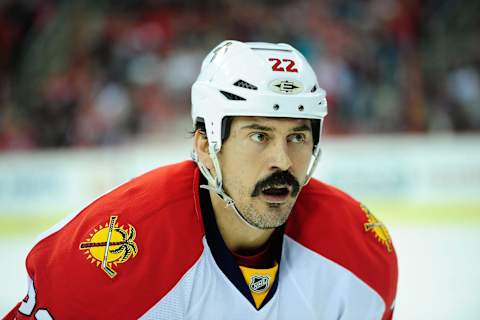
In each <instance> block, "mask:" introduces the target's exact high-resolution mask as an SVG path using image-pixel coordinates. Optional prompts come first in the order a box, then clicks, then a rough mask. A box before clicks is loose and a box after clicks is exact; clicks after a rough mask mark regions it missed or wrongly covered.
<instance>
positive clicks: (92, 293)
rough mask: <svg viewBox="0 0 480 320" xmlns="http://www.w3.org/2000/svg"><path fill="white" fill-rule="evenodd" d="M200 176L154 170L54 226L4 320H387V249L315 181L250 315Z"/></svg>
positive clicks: (382, 232) (390, 273)
mask: <svg viewBox="0 0 480 320" xmlns="http://www.w3.org/2000/svg"><path fill="white" fill-rule="evenodd" d="M200 179H201V173H200V171H199V170H198V168H197V166H196V164H195V163H194V162H192V161H185V162H182V163H179V164H174V165H170V166H166V167H161V168H158V169H156V170H153V171H151V172H149V173H146V174H144V175H142V176H140V177H138V178H135V179H133V180H131V181H129V182H127V183H125V184H123V185H121V186H120V187H118V188H116V189H115V190H113V191H111V192H109V193H108V194H106V195H104V196H102V197H100V198H99V199H97V200H96V201H94V202H93V203H91V204H90V205H89V206H87V207H86V208H85V209H83V210H82V211H81V212H79V213H78V214H76V215H75V216H73V217H70V218H68V219H66V220H65V221H64V222H62V223H60V224H59V225H57V226H55V227H53V228H52V229H51V230H49V231H48V232H47V233H46V234H45V235H43V237H42V238H41V239H40V240H39V242H38V243H37V244H36V245H35V246H34V247H33V249H32V250H31V252H30V253H29V254H28V257H27V260H26V267H27V272H28V276H29V283H30V288H29V291H28V296H27V297H26V298H25V300H24V301H23V302H21V304H19V305H17V307H15V308H14V309H13V310H12V311H11V312H10V313H9V314H8V315H7V316H6V319H15V318H16V319H19V320H20V319H105V318H110V319H138V318H140V319H169V320H174V319H192V320H193V319H242V320H243V319H253V320H260V319H285V320H287V319H288V320H291V319H304V320H308V319H312V320H313V319H317V320H320V319H322V320H333V319H335V320H339V319H341V320H359V319H368V320H370V319H378V320H386V319H391V318H392V313H393V304H394V299H395V294H396V285H397V276H398V271H397V259H396V255H395V251H394V248H393V246H392V243H391V240H390V237H389V235H388V231H387V230H386V228H385V227H384V226H383V224H382V223H381V222H380V221H378V220H377V219H376V218H375V217H374V216H373V215H372V214H371V213H370V212H369V211H368V210H367V209H366V208H365V207H363V206H362V205H361V204H360V203H358V202H357V201H355V200H353V199H352V198H350V197H349V196H348V195H346V194H345V193H343V192H341V191H339V190H338V189H335V188H333V187H331V186H328V185H326V184H324V183H322V182H319V181H317V180H315V179H312V180H311V181H310V183H309V184H308V185H307V186H305V187H304V188H303V189H302V191H301V193H300V195H299V197H298V199H297V202H296V204H295V206H294V209H293V211H292V213H291V215H290V217H289V220H288V222H287V224H286V225H285V226H284V228H283V229H282V230H281V232H277V233H278V234H279V237H281V238H280V241H279V243H280V245H279V246H278V257H279V258H278V261H279V265H278V273H277V276H276V277H275V280H274V282H273V283H270V284H268V285H271V287H270V291H269V292H268V295H267V297H266V298H265V300H264V301H263V303H262V305H261V306H260V308H257V307H256V306H255V304H254V302H253V299H252V297H251V295H250V291H249V289H248V285H247V284H246V282H245V279H244V278H243V276H242V274H241V272H240V268H239V266H238V265H237V264H236V262H235V259H234V258H233V256H232V255H231V254H230V253H229V252H228V249H226V246H225V244H224V243H223V240H222V239H221V236H220V233H219V232H218V229H217V226H216V223H215V219H214V218H212V214H211V212H210V213H208V212H207V213H206V212H205V211H210V209H211V203H205V201H204V200H201V199H200V198H201V195H200V193H201V191H199V183H200ZM202 190H203V189H202ZM202 211H204V212H202ZM263 280H265V279H263ZM262 284H263V282H262Z"/></svg>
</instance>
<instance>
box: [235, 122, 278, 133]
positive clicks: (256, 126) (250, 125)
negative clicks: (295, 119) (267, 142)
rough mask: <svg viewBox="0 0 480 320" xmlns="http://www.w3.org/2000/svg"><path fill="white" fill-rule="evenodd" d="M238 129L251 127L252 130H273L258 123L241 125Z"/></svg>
mask: <svg viewBox="0 0 480 320" xmlns="http://www.w3.org/2000/svg"><path fill="white" fill-rule="evenodd" d="M240 129H253V130H260V131H273V129H272V128H270V127H265V126H262V125H260V124H256V123H252V124H249V125H246V126H243V127H241V128H240Z"/></svg>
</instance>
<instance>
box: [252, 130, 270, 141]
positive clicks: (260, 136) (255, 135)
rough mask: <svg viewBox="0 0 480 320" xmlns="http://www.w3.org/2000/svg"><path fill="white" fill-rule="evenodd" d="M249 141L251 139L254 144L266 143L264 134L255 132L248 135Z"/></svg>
mask: <svg viewBox="0 0 480 320" xmlns="http://www.w3.org/2000/svg"><path fill="white" fill-rule="evenodd" d="M250 139H252V140H253V141H255V142H260V143H261V142H265V141H267V135H266V134H264V133H259V132H255V133H252V134H250Z"/></svg>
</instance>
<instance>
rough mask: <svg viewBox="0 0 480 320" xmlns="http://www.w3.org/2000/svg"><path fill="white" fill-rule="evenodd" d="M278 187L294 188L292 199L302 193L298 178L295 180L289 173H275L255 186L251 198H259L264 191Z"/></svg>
mask: <svg viewBox="0 0 480 320" xmlns="http://www.w3.org/2000/svg"><path fill="white" fill-rule="evenodd" d="M277 185H287V186H291V187H292V197H295V196H296V195H297V194H298V192H299V191H300V183H299V182H298V180H297V178H295V177H294V176H293V175H292V174H291V173H290V172H288V171H275V172H274V173H272V174H271V175H270V176H268V177H266V178H265V179H263V180H260V181H259V182H257V184H256V185H255V188H254V189H253V191H252V194H251V196H252V197H257V196H259V195H260V193H261V192H262V189H267V188H272V187H275V186H277Z"/></svg>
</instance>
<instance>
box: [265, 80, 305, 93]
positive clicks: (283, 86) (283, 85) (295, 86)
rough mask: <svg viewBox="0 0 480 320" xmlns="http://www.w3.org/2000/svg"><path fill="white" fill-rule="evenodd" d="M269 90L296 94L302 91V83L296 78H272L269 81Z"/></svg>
mask: <svg viewBox="0 0 480 320" xmlns="http://www.w3.org/2000/svg"><path fill="white" fill-rule="evenodd" d="M269 87H270V90H272V91H273V92H276V93H281V94H297V93H300V92H303V84H302V83H301V82H300V81H296V80H280V79H277V80H273V81H272V82H270V85H269Z"/></svg>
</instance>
